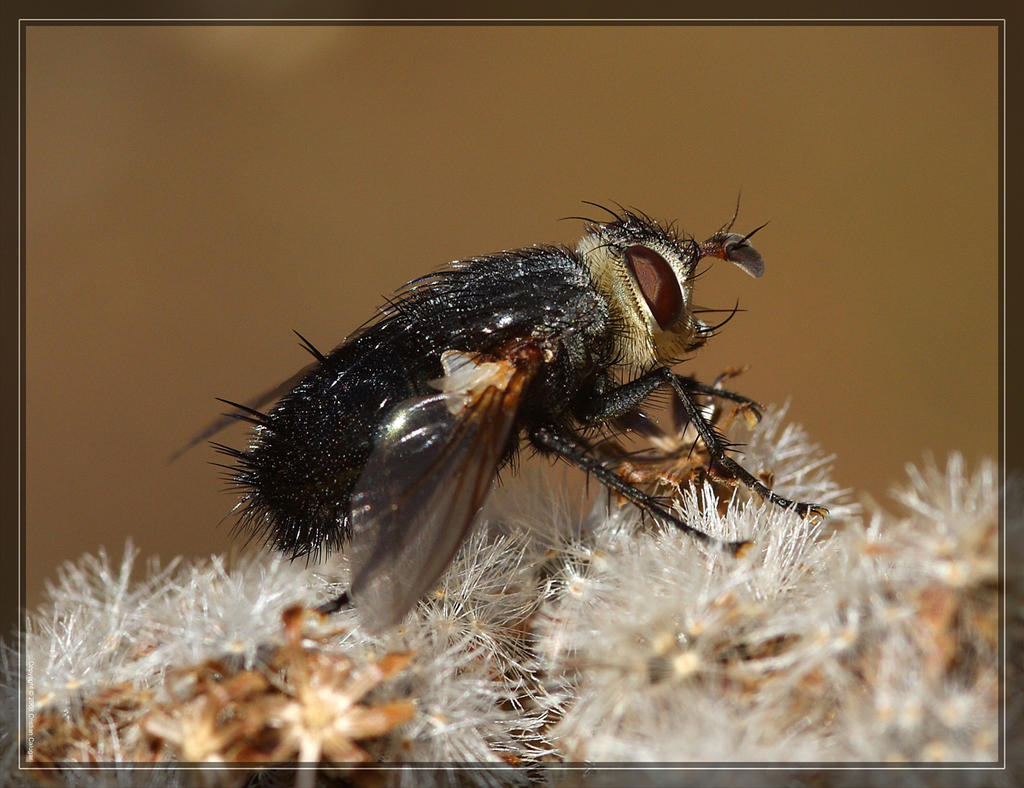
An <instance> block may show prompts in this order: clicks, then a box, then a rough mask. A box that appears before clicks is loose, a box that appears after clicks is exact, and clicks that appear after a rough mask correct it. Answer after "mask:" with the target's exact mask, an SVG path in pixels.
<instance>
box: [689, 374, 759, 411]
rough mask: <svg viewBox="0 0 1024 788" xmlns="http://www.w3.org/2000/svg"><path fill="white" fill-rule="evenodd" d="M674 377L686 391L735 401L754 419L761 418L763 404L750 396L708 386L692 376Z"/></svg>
mask: <svg viewBox="0 0 1024 788" xmlns="http://www.w3.org/2000/svg"><path fill="white" fill-rule="evenodd" d="M675 377H676V379H677V380H679V382H680V383H682V385H683V386H684V387H685V388H686V390H687V391H690V392H695V393H697V394H706V395H708V396H709V397H717V398H718V399H727V400H729V401H730V402H735V403H736V404H737V405H743V406H745V407H746V408H748V409H749V410H750V412H751V413H753V414H754V419H755V420H756V421H760V420H761V411H762V410H764V406H762V405H761V404H759V403H758V402H757V401H755V400H752V399H750V397H744V396H743V395H742V394H737V393H736V392H735V391H728V390H726V389H719V388H715V387H714V386H709V385H708V384H707V383H701V382H700V381H698V380H695V379H694V378H687V377H683V376H682V375H676V376H675Z"/></svg>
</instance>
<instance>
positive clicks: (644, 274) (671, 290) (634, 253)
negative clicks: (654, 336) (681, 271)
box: [624, 245, 683, 329]
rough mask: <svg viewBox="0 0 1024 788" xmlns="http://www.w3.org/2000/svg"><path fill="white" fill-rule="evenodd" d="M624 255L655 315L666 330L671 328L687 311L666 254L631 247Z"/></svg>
mask: <svg viewBox="0 0 1024 788" xmlns="http://www.w3.org/2000/svg"><path fill="white" fill-rule="evenodd" d="M624 254H625V255H626V265H628V266H629V270H630V272H631V273H632V274H633V276H634V278H636V281H637V284H639V285H640V292H641V293H643V296H644V300H645V301H646V302H647V306H648V307H650V310H651V314H652V315H654V319H655V320H657V321H658V325H659V326H660V327H661V328H662V329H667V328H668V327H669V326H671V325H672V324H673V323H675V322H676V321H677V320H678V319H679V315H680V314H681V313H682V311H683V292H682V290H680V289H679V280H678V279H677V278H676V273H675V271H673V270H672V266H670V265H669V264H668V263H667V262H665V258H664V257H662V256H661V255H660V254H658V253H657V252H655V251H654V250H653V249H651V248H649V247H646V246H641V245H636V246H630V247H627V248H626V250H625V253H624Z"/></svg>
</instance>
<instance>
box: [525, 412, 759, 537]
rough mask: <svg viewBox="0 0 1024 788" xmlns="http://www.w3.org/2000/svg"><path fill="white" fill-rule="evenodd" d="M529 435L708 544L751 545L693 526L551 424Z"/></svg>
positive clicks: (628, 497)
mask: <svg viewBox="0 0 1024 788" xmlns="http://www.w3.org/2000/svg"><path fill="white" fill-rule="evenodd" d="M529 435H530V441H531V442H532V443H533V445H534V446H536V447H537V448H538V449H540V450H542V451H545V452H551V453H553V454H557V455H558V456H559V457H562V458H563V459H565V460H567V461H569V462H571V463H572V464H573V465H575V466H576V467H577V468H579V469H580V470H583V471H586V472H587V473H589V474H593V475H594V476H595V477H596V478H597V480H598V481H599V482H601V484H603V485H604V486H605V487H607V488H608V489H610V490H613V491H614V492H617V493H618V494H619V495H621V496H622V497H624V498H627V499H628V500H630V501H632V502H633V503H635V504H636V505H637V506H639V507H640V508H641V509H643V510H644V511H646V512H650V513H651V514H652V515H654V516H655V517H657V518H659V519H661V520H665V521H666V522H668V523H671V524H672V525H674V526H675V527H676V528H678V529H679V530H681V531H683V532H684V533H687V534H689V535H690V536H692V537H694V538H695V539H698V540H699V541H701V542H704V543H705V544H709V545H712V546H714V547H717V548H719V549H721V550H724V551H726V552H728V553H729V554H731V555H734V556H740V555H742V553H743V551H744V550H746V549H747V548H748V547H749V546H750V545H751V542H749V541H746V540H742V541H738V542H727V541H724V540H722V539H716V538H715V537H713V536H710V535H708V534H706V533H704V532H703V531H701V530H700V529H698V528H694V527H693V526H692V525H690V524H689V523H687V522H685V521H684V520H682V519H680V518H679V517H677V516H676V515H674V514H672V512H670V511H669V510H668V509H666V508H665V507H664V506H662V504H661V502H660V501H659V500H658V499H657V498H655V497H654V496H653V495H648V494H647V493H645V492H644V491H643V490H639V489H637V488H636V487H634V486H633V485H631V484H629V483H628V482H626V481H625V480H623V479H622V478H620V477H619V476H618V475H617V474H616V473H615V471H613V470H612V469H611V468H609V467H608V466H606V465H605V464H604V463H602V462H601V461H600V460H597V459H595V458H594V457H592V456H590V454H589V453H588V452H587V450H586V448H584V447H583V446H582V445H581V444H580V443H578V442H577V441H576V440H575V439H573V438H570V437H567V436H565V435H563V434H561V433H559V432H557V431H555V430H554V429H552V428H550V427H536V428H534V429H532V430H530V433H529Z"/></svg>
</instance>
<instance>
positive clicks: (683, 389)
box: [576, 367, 828, 518]
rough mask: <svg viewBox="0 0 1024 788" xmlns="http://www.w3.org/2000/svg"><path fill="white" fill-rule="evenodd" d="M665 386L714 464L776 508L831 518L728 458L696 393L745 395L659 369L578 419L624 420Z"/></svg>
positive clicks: (606, 395) (599, 397) (595, 402)
mask: <svg viewBox="0 0 1024 788" xmlns="http://www.w3.org/2000/svg"><path fill="white" fill-rule="evenodd" d="M665 385H667V386H670V387H671V388H672V390H673V391H674V392H675V394H676V397H677V399H678V400H679V403H680V404H681V405H682V407H683V411H684V413H685V414H686V417H687V418H688V419H689V420H690V421H691V422H692V423H693V426H694V428H695V429H696V430H697V434H698V435H699V436H700V439H701V441H702V442H703V443H704V446H705V448H706V449H707V451H708V454H709V455H710V456H711V460H712V462H713V463H714V464H716V465H718V467H719V468H721V469H722V470H723V471H725V473H726V474H727V475H729V476H730V477H732V478H734V479H737V480H739V481H740V482H742V483H743V484H745V485H746V486H747V487H749V488H750V489H752V490H753V491H754V492H756V493H757V494H758V495H760V496H761V497H763V498H766V499H767V500H769V501H771V502H772V503H773V504H775V505H776V506H782V507H784V508H790V507H792V508H793V509H794V510H795V511H796V512H797V513H798V514H799V515H801V516H807V515H808V514H810V515H812V516H814V517H815V518H822V517H825V516H826V515H828V509H826V508H825V507H824V506H821V505H819V504H814V503H803V502H798V501H791V500H790V499H789V498H784V497H783V496H781V495H778V494H776V493H774V492H772V491H771V490H770V489H769V488H768V487H767V485H765V484H764V483H763V482H761V481H760V480H759V479H758V478H757V477H756V476H754V475H753V474H752V473H751V472H750V471H748V470H747V469H746V468H744V467H743V466H742V465H740V464H739V463H738V462H736V461H735V460H734V459H733V458H732V457H730V456H729V455H728V454H727V452H728V451H729V449H730V446H729V444H728V442H727V441H726V440H725V438H724V437H722V435H721V434H719V433H718V432H717V431H716V430H715V428H714V427H713V426H712V425H711V424H710V423H708V420H707V418H706V417H705V416H704V413H703V410H702V409H701V406H700V405H699V404H698V403H697V402H696V401H695V400H694V399H693V394H694V393H697V394H710V395H711V396H722V395H723V393H725V394H727V396H725V397H724V398H725V399H732V400H734V401H736V402H742V400H746V399H747V398H746V397H742V395H738V394H737V395H733V393H732V392H723V390H722V389H714V388H713V387H709V386H704V385H703V384H699V383H697V381H695V380H694V379H693V378H686V377H682V376H680V375H676V374H675V373H674V372H672V370H671V369H669V368H668V367H657V368H656V369H652V370H651V371H650V372H647V373H646V374H644V375H641V376H640V377H639V378H637V379H636V380H631V381H630V382H628V383H624V384H622V385H621V386H616V387H614V388H611V389H609V390H607V391H602V392H597V393H596V396H594V397H593V398H592V400H591V401H590V402H588V403H586V405H584V406H583V407H581V408H578V410H577V414H576V415H577V418H579V419H580V421H581V422H583V423H584V424H599V423H602V422H605V421H610V420H612V419H616V418H619V417H621V416H625V415H627V414H629V413H631V412H633V411H635V410H636V409H637V408H638V407H639V406H640V404H641V403H642V402H643V401H644V400H645V399H646V398H647V397H648V396H649V395H650V394H651V393H652V392H653V391H654V390H655V389H657V388H658V387H659V386H665ZM749 402H752V401H749ZM743 404H746V403H743ZM755 404H756V403H755ZM627 497H628V496H627Z"/></svg>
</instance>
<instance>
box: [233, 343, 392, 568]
mask: <svg viewBox="0 0 1024 788" xmlns="http://www.w3.org/2000/svg"><path fill="white" fill-rule="evenodd" d="M346 357H348V358H346ZM378 361H379V360H378ZM356 366H359V364H358V362H357V363H355V364H353V363H351V360H350V356H349V354H347V353H344V352H340V353H337V354H332V356H330V357H328V358H327V359H325V360H324V362H323V363H321V364H320V365H318V366H317V367H316V368H315V369H314V370H312V371H311V372H310V373H309V374H308V375H307V376H306V377H305V378H303V380H302V381H301V382H300V383H299V384H298V385H297V386H296V387H295V388H294V389H293V390H292V391H291V392H290V393H289V394H288V395H287V396H285V397H284V398H283V399H282V400H281V401H280V402H279V403H278V404H277V405H276V406H274V408H272V409H271V410H270V411H269V412H268V413H266V414H259V415H257V418H256V420H257V421H258V424H257V426H256V429H255V430H254V432H253V436H252V439H251V441H250V444H249V447H248V448H247V449H245V450H241V451H239V450H237V449H232V448H230V447H225V446H219V447H218V448H219V449H220V450H221V451H222V452H223V453H225V454H228V455H229V456H231V457H233V458H234V460H235V462H234V465H232V466H230V467H229V469H228V473H227V479H228V481H229V482H230V483H231V484H232V485H234V486H237V487H240V488H241V489H242V491H243V497H242V499H241V501H240V502H239V504H238V507H236V508H237V510H238V511H239V512H240V518H239V522H238V527H239V528H242V529H246V530H249V531H251V533H252V536H251V537H250V538H258V539H261V540H263V541H264V542H265V543H266V544H267V545H269V546H271V547H273V548H274V549H276V550H280V551H281V552H283V553H285V554H286V555H288V556H290V557H292V558H296V557H299V556H303V555H309V554H312V555H313V557H314V558H316V557H318V555H319V553H320V552H321V551H323V550H326V551H327V552H330V551H332V550H335V549H337V548H340V547H341V546H342V545H343V544H344V543H345V542H346V541H347V540H348V537H349V536H350V526H349V514H350V508H351V497H352V490H353V488H354V487H355V484H356V481H357V480H358V479H359V476H360V474H361V473H362V470H363V466H364V465H365V464H366V459H367V457H368V456H369V454H370V450H371V449H372V447H373V437H374V434H375V432H376V428H377V425H378V424H379V423H380V421H381V420H382V418H383V417H384V415H385V414H386V412H387V410H388V409H389V405H393V404H394V403H395V402H398V401H400V400H402V399H404V398H405V397H408V396H409V395H410V394H411V390H410V388H409V383H408V379H407V377H406V376H405V375H404V374H403V373H402V372H401V371H400V370H398V369H395V368H393V367H390V366H383V367H378V368H377V369H374V370H373V371H372V372H371V373H370V374H369V375H368V374H367V373H366V371H362V370H360V371H359V374H350V373H353V372H355V370H354V369H353V367H356Z"/></svg>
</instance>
